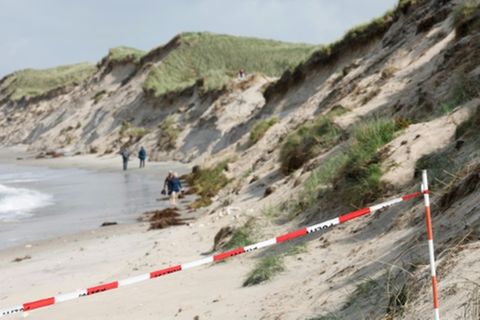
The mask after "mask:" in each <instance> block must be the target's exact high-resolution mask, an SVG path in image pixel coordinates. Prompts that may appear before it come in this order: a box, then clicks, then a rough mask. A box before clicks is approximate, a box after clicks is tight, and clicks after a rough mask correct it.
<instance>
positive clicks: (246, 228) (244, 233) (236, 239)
mask: <svg viewBox="0 0 480 320" xmlns="http://www.w3.org/2000/svg"><path fill="white" fill-rule="evenodd" d="M253 229H254V219H249V220H248V221H247V222H246V223H245V224H244V225H243V226H241V227H240V228H237V229H235V230H234V231H233V235H232V237H231V238H230V240H229V241H228V242H226V243H225V244H224V245H223V246H222V249H224V250H231V249H236V248H239V247H244V246H248V245H250V244H252V243H253V239H252V233H253Z"/></svg>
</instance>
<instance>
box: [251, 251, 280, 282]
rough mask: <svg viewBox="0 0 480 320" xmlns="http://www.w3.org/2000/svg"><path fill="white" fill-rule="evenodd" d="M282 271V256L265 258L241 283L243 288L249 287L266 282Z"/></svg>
mask: <svg viewBox="0 0 480 320" xmlns="http://www.w3.org/2000/svg"><path fill="white" fill-rule="evenodd" d="M283 270H285V265H284V262H283V256H280V255H279V256H269V257H265V258H263V259H262V260H260V262H259V263H258V264H257V266H256V267H255V269H253V270H252V271H251V272H250V274H249V275H248V277H247V279H246V280H245V281H244V282H243V286H244V287H249V286H254V285H257V284H260V283H262V282H265V281H268V280H270V279H271V278H273V277H274V276H275V275H276V274H277V273H279V272H282V271H283Z"/></svg>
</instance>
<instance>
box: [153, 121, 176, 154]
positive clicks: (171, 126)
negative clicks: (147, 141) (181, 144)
mask: <svg viewBox="0 0 480 320" xmlns="http://www.w3.org/2000/svg"><path fill="white" fill-rule="evenodd" d="M158 127H159V128H160V138H159V140H158V146H159V147H161V148H162V149H163V150H173V149H175V148H176V146H177V138H178V136H179V135H180V132H181V131H180V128H179V127H178V126H177V124H176V121H175V118H174V117H173V116H168V117H167V118H165V120H163V122H162V123H160V124H159V125H158Z"/></svg>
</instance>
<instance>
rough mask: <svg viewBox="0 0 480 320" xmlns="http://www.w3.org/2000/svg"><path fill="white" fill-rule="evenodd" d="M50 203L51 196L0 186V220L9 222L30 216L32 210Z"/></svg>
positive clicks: (34, 191) (29, 190)
mask: <svg viewBox="0 0 480 320" xmlns="http://www.w3.org/2000/svg"><path fill="white" fill-rule="evenodd" d="M52 203H53V202H52V196H51V195H48V194H44V193H42V192H39V191H36V190H31V189H25V188H13V187H7V186H4V185H1V184H0V220H3V221H9V220H16V219H18V218H21V217H26V216H30V215H31V214H32V212H33V210H35V209H38V208H41V207H45V206H48V205H50V204H52Z"/></svg>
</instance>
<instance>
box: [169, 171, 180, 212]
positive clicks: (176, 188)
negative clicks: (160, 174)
mask: <svg viewBox="0 0 480 320" xmlns="http://www.w3.org/2000/svg"><path fill="white" fill-rule="evenodd" d="M165 184H166V185H167V188H168V194H169V195H170V204H171V205H172V206H174V207H176V206H177V195H178V193H179V192H181V191H182V189H183V188H182V183H181V182H180V179H179V178H178V175H177V173H176V172H173V173H171V174H170V173H169V175H168V177H167V179H165Z"/></svg>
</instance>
